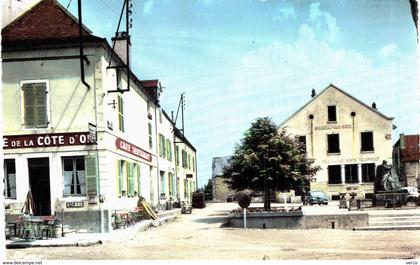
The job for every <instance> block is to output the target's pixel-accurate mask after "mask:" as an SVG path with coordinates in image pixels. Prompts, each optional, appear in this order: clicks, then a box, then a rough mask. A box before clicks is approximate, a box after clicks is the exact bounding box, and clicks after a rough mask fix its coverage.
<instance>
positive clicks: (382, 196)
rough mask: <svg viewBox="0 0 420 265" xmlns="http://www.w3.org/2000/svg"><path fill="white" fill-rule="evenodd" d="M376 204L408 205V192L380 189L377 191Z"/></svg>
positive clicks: (389, 205) (386, 205) (388, 205)
mask: <svg viewBox="0 0 420 265" xmlns="http://www.w3.org/2000/svg"><path fill="white" fill-rule="evenodd" d="M374 197H375V200H374V205H375V206H385V207H387V208H390V207H401V205H407V194H406V193H403V192H401V191H398V190H393V191H378V192H376V193H375V196H374Z"/></svg>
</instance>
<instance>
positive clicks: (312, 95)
mask: <svg viewBox="0 0 420 265" xmlns="http://www.w3.org/2000/svg"><path fill="white" fill-rule="evenodd" d="M315 96H316V92H315V88H313V89H312V94H311V97H315Z"/></svg>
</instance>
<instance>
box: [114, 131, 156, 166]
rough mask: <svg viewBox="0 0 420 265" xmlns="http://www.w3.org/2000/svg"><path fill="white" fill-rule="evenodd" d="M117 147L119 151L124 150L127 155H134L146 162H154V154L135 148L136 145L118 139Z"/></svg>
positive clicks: (116, 141)
mask: <svg viewBox="0 0 420 265" xmlns="http://www.w3.org/2000/svg"><path fill="white" fill-rule="evenodd" d="M115 147H117V149H119V150H122V151H124V152H126V153H129V154H132V155H134V156H137V157H139V158H141V159H144V160H146V161H149V162H151V161H152V154H150V153H149V152H146V151H144V150H143V149H141V148H140V147H138V146H135V145H134V144H131V143H129V142H126V141H124V140H123V139H120V138H118V137H117V139H116V140H115Z"/></svg>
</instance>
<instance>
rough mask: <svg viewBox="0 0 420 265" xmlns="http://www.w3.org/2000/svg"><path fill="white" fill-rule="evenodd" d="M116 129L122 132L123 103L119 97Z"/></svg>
mask: <svg viewBox="0 0 420 265" xmlns="http://www.w3.org/2000/svg"><path fill="white" fill-rule="evenodd" d="M118 128H119V129H120V131H121V132H124V131H125V130H124V101H123V99H122V97H121V96H120V95H118Z"/></svg>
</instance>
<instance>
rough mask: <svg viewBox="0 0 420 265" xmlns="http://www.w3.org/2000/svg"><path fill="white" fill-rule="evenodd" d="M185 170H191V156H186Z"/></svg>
mask: <svg viewBox="0 0 420 265" xmlns="http://www.w3.org/2000/svg"><path fill="white" fill-rule="evenodd" d="M187 168H188V169H191V156H190V154H188V156H187Z"/></svg>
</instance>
